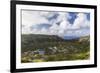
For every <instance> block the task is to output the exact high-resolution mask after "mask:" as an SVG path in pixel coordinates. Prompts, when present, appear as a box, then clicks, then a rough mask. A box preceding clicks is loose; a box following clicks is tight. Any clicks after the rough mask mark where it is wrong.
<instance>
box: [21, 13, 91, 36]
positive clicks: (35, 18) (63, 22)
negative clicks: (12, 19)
mask: <svg viewBox="0 0 100 73" xmlns="http://www.w3.org/2000/svg"><path fill="white" fill-rule="evenodd" d="M55 14H58V17H57V18H56V19H52V21H49V20H48V19H47V18H50V17H53V16H54V15H55ZM68 18H70V15H69V13H68V12H43V11H41V12H40V11H22V25H24V26H23V27H22V33H23V34H30V33H32V34H47V35H59V36H65V35H68V34H72V35H74V34H79V35H80V34H83V33H84V31H83V30H82V29H83V28H86V27H89V26H90V23H89V21H88V20H87V16H86V14H85V13H78V14H77V18H76V19H75V21H74V23H73V24H70V23H69V21H68ZM58 22H59V25H58V24H57V23H58ZM43 23H46V24H47V25H48V24H50V25H51V26H50V27H49V28H48V29H47V28H42V29H37V28H34V29H32V30H31V29H30V28H31V27H33V26H36V25H38V24H39V25H40V24H43ZM84 30H85V29H84ZM87 31H88V30H87ZM85 32H86V31H85ZM86 34H89V32H88V33H86Z"/></svg>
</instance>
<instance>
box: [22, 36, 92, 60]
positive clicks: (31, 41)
mask: <svg viewBox="0 0 100 73" xmlns="http://www.w3.org/2000/svg"><path fill="white" fill-rule="evenodd" d="M21 40H22V42H21V52H22V62H25V61H27V60H23V58H26V56H27V57H28V58H29V57H31V58H32V61H33V57H34V56H35V54H37V55H38V56H37V58H36V59H39V60H40V59H41V58H42V59H43V60H44V61H54V60H55V61H58V60H60V61H61V60H74V59H75V60H77V59H87V58H89V50H90V43H89V36H84V37H80V38H77V39H73V40H72V39H71V40H66V39H63V38H61V37H58V36H56V35H38V34H37V35H36V34H30V35H29V34H26V35H25V34H24V35H22V37H21ZM26 53H27V54H26ZM34 53H35V54H34ZM41 53H42V54H44V56H43V55H40V54H41ZM41 56H42V57H41ZM58 56H59V57H58ZM44 57H45V58H44ZM55 57H56V58H55ZM57 57H58V58H57ZM36 59H35V60H36Z"/></svg>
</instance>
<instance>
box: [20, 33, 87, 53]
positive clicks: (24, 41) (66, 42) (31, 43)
mask: <svg viewBox="0 0 100 73" xmlns="http://www.w3.org/2000/svg"><path fill="white" fill-rule="evenodd" d="M69 38H70V37H69ZM69 38H68V37H66V39H64V38H61V37H59V36H56V35H41V34H22V36H21V48H22V49H21V50H22V52H25V51H28V50H30V51H31V50H36V49H37V48H48V47H53V46H58V47H59V46H60V45H63V46H65V47H66V46H71V44H75V43H74V42H83V41H85V42H87V41H89V36H85V37H81V38H74V37H73V39H69ZM71 38H72V37H71Z"/></svg>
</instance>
